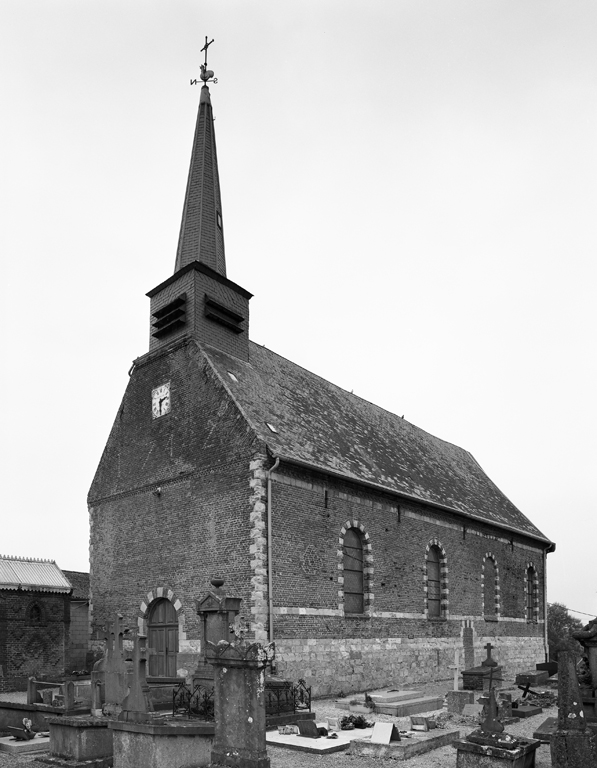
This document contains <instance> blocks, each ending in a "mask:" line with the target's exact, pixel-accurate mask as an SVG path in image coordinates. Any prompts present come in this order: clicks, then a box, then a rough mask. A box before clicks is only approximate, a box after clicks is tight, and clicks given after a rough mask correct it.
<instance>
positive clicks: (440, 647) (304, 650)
mask: <svg viewBox="0 0 597 768" xmlns="http://www.w3.org/2000/svg"><path fill="white" fill-rule="evenodd" d="M488 642H491V644H492V646H493V648H494V650H493V651H492V655H493V658H494V659H495V660H496V661H498V662H499V664H500V665H501V666H502V667H503V672H504V675H505V676H506V677H507V679H514V677H515V676H516V675H517V674H518V673H520V672H523V671H525V670H527V669H534V668H535V664H536V663H537V662H541V661H544V660H545V652H544V648H543V640H542V638H538V637H498V638H496V637H491V638H490V637H483V636H476V637H475V642H474V659H475V664H480V663H481V662H482V661H483V659H485V658H486V655H487V654H486V651H485V648H484V646H485V645H486V644H487V643H488ZM456 649H458V650H459V651H460V665H462V664H463V661H464V649H463V645H462V641H461V639H460V638H445V639H443V638H415V639H406V638H401V637H390V638H382V639H369V638H347V639H330V638H319V639H298V640H290V639H282V640H277V641H276V663H277V666H278V674H279V675H281V676H283V677H286V678H289V679H292V680H295V681H296V680H298V679H299V678H303V679H304V680H306V682H307V684H308V685H311V686H312V687H313V695H314V696H329V695H337V694H339V693H340V692H344V693H346V694H348V693H352V692H354V691H366V690H371V689H374V688H382V687H387V686H391V685H392V686H396V687H404V686H407V685H414V684H416V683H422V682H431V681H434V680H446V681H451V680H452V677H453V671H452V670H451V669H450V666H452V665H453V664H454V651H455V650H456Z"/></svg>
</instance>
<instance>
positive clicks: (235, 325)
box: [205, 294, 244, 333]
mask: <svg viewBox="0 0 597 768" xmlns="http://www.w3.org/2000/svg"><path fill="white" fill-rule="evenodd" d="M205 317H207V318H209V319H210V320H213V321H214V322H215V323H220V325H225V326H226V328H229V329H230V330H231V331H232V332H233V333H243V331H244V328H241V323H242V322H243V321H244V317H243V316H242V315H239V314H238V312H235V311H234V310H232V309H229V308H228V307H225V306H224V305H223V304H220V303H219V302H217V301H216V300H215V299H212V298H211V296H208V295H207V294H205Z"/></svg>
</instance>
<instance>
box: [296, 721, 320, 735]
mask: <svg viewBox="0 0 597 768" xmlns="http://www.w3.org/2000/svg"><path fill="white" fill-rule="evenodd" d="M297 725H298V729H299V734H300V735H301V736H305V737H306V738H308V739H318V738H319V736H320V734H319V731H318V729H317V726H316V725H315V723H314V722H313V720H299V721H298V723H297Z"/></svg>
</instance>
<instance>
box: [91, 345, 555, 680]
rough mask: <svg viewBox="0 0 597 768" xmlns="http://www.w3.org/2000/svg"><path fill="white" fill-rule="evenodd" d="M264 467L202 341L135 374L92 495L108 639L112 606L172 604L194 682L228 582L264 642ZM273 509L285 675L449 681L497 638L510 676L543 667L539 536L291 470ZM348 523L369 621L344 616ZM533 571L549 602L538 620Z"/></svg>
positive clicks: (95, 619) (128, 609) (99, 620)
mask: <svg viewBox="0 0 597 768" xmlns="http://www.w3.org/2000/svg"><path fill="white" fill-rule="evenodd" d="M166 381H168V382H170V390H171V412H170V413H168V414H166V415H165V416H163V417H160V418H158V419H153V418H152V415H151V392H152V389H153V388H155V387H156V386H158V385H160V384H162V383H164V382H166ZM268 466H271V458H268V457H267V452H266V450H265V446H263V445H262V444H260V443H259V441H257V440H256V439H255V437H254V435H253V433H252V432H251V430H250V429H249V428H248V426H247V423H246V421H245V420H244V418H243V416H242V415H241V414H240V412H239V411H238V409H237V408H236V406H235V405H234V403H233V402H232V400H231V399H230V398H229V397H228V395H227V393H226V391H225V389H224V387H223V386H222V384H221V382H220V381H219V379H218V378H217V377H216V376H215V374H214V373H213V371H212V369H211V367H210V365H209V364H208V363H207V361H206V360H205V358H204V357H203V355H202V353H201V351H200V349H199V347H198V346H197V345H196V344H195V343H194V342H192V341H191V342H189V341H188V340H181V341H179V342H178V343H176V344H172V345H169V346H165V347H164V348H163V349H160V350H157V351H156V352H154V353H151V354H149V355H147V356H145V357H144V358H141V359H140V360H139V361H137V365H136V367H135V369H134V371H133V373H132V376H131V379H130V382H129V386H128V388H127V391H126V393H125V396H124V398H123V401H122V405H121V408H120V410H119V413H118V415H117V418H116V420H115V423H114V427H113V429H112V432H111V435H110V438H109V440H108V443H107V445H106V449H105V451H104V454H103V456H102V460H101V462H100V466H99V468H98V471H97V474H96V477H95V479H94V482H93V485H92V489H91V492H90V523H91V539H90V541H91V600H92V624H93V627H94V631H95V635H94V637H95V638H96V639H97V638H98V637H100V636H101V633H100V631H99V630H100V627H101V626H102V625H103V624H104V623H105V622H106V621H107V620H108V619H109V618H110V616H111V615H112V614H113V613H114V612H115V611H119V612H121V613H122V614H123V615H124V617H125V624H127V625H128V626H131V627H133V626H140V627H142V628H143V626H144V621H145V619H146V617H147V612H148V610H149V609H150V603H151V601H152V600H154V599H155V598H156V596H165V597H167V598H168V599H171V600H172V602H173V603H174V605H175V608H176V610H177V615H178V620H179V638H180V651H181V652H180V654H179V659H178V668H179V674H181V675H185V676H186V675H190V674H192V672H193V669H194V666H195V664H196V662H197V660H198V651H199V642H198V641H199V624H198V620H197V615H196V611H195V602H196V600H197V599H198V598H199V597H201V596H202V595H203V593H204V592H205V591H206V589H208V588H209V580H210V578H211V577H212V576H214V575H222V576H224V578H225V579H226V587H227V588H228V589H229V590H230V591H232V592H235V593H236V594H238V595H239V596H240V597H241V598H242V599H243V607H242V610H243V613H244V614H245V616H247V618H249V617H250V618H251V620H252V629H253V632H254V634H255V635H256V636H257V637H258V638H259V639H264V638H265V637H266V636H267V631H268V626H267V618H268V616H267V598H268V595H267V568H268V563H267V540H266V522H267V501H268V500H267V492H266V489H267V481H266V478H267V468H268ZM271 504H272V512H273V515H272V529H273V537H272V541H273V562H272V564H271V567H272V569H273V579H274V593H273V602H274V636H275V639H276V644H277V649H278V650H277V659H278V664H279V671H280V673H281V674H283V675H288V676H289V677H291V678H293V679H297V678H298V677H305V678H306V679H307V681H308V682H309V683H310V684H312V685H313V686H314V690H315V691H316V692H317V693H318V694H321V693H337V692H338V691H339V690H341V689H342V690H357V689H365V688H371V687H372V686H374V685H376V686H377V685H382V684H386V683H388V682H396V683H398V682H401V681H403V680H408V682H417V681H421V680H425V679H437V678H438V677H440V678H442V679H448V678H450V675H451V673H450V672H449V670H448V667H449V666H450V665H451V664H452V663H453V659H454V650H455V648H464V640H463V632H464V628H465V627H467V628H468V631H469V632H471V631H472V634H473V646H472V647H469V649H468V650H467V653H468V657H469V658H470V657H472V656H474V654H475V653H476V654H477V657H478V660H479V661H480V660H481V658H482V657H484V656H482V653H483V652H482V647H483V645H484V644H485V643H486V642H487V640H488V639H491V642H492V643H495V645H496V649H497V650H496V658H497V660H498V661H499V662H500V663H502V664H504V666H505V668H506V669H505V671H506V674H508V675H509V674H515V673H516V672H518V671H521V669H523V668H527V667H529V666H531V667H532V666H533V665H534V663H535V662H536V661H540V660H543V658H544V650H543V631H544V624H543V610H544V606H543V601H542V595H543V590H544V572H543V553H542V550H541V548H540V547H538V545H536V544H535V543H534V542H533V541H532V540H531V539H528V538H526V537H523V536H520V535H518V534H510V533H507V532H503V531H500V530H498V529H495V528H492V527H491V526H489V525H486V524H483V523H476V522H471V521H468V520H466V519H465V518H460V517H458V516H457V515H455V514H451V513H448V512H443V511H438V510H435V509H433V508H431V507H428V506H426V505H424V504H417V503H411V502H408V503H399V501H398V500H397V499H396V498H394V497H391V496H387V495H385V494H382V493H377V492H375V491H369V490H364V489H363V488H361V487H360V486H358V485H356V484H353V483H348V482H347V483H343V482H341V481H339V480H332V479H330V478H329V477H328V478H326V477H323V476H320V475H318V474H316V473H311V472H308V471H306V470H304V471H303V470H300V471H299V470H296V471H293V470H291V469H290V468H289V466H288V465H284V464H283V465H282V466H281V467H280V468H278V470H277V471H276V472H275V473H274V475H273V490H272V498H271ZM351 527H356V528H357V529H358V530H359V532H360V534H361V536H362V539H363V543H364V557H365V563H364V571H365V574H364V575H365V592H366V595H365V613H364V615H362V616H352V617H348V616H345V615H344V593H343V587H344V576H343V557H342V552H341V542H342V537H343V535H344V533H346V531H347V529H348V528H351ZM430 546H437V547H438V549H439V550H440V552H441V605H442V616H441V617H440V618H439V619H433V618H429V617H428V614H427V589H428V585H427V571H426V558H427V556H428V553H429V548H430ZM488 559H491V560H492V562H494V563H495V576H494V577H493V583H492V584H487V583H486V577H485V574H486V573H489V567H488V566H486V563H487V560H488ZM530 565H532V567H533V568H534V572H535V573H536V583H537V592H538V594H539V595H540V596H541V600H539V602H538V605H537V610H536V612H535V614H534V615H533V617H527V614H526V585H527V569H528V568H529V566H530ZM484 595H487V596H488V598H487V601H485V599H484ZM485 602H489V603H490V605H489V606H487V605H485ZM490 609H491V610H490ZM528 618H531V619H533V620H531V621H527V619H528ZM359 654H360V655H359ZM429 676H431V678H430V677H429Z"/></svg>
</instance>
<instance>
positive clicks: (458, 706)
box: [447, 691, 475, 715]
mask: <svg viewBox="0 0 597 768" xmlns="http://www.w3.org/2000/svg"><path fill="white" fill-rule="evenodd" d="M447 702H448V712H451V713H453V714H456V715H462V713H463V710H464V708H465V707H466V705H467V704H474V703H475V692H474V691H448V695H447Z"/></svg>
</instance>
